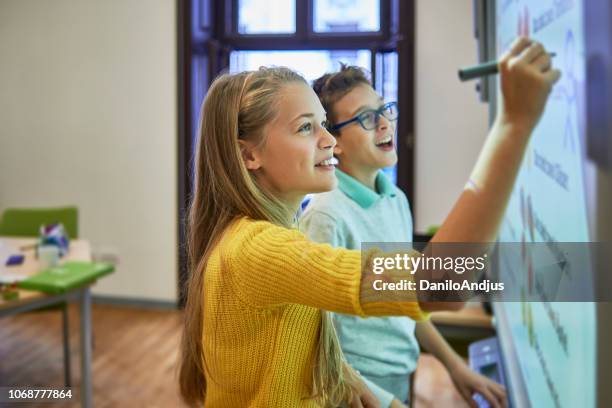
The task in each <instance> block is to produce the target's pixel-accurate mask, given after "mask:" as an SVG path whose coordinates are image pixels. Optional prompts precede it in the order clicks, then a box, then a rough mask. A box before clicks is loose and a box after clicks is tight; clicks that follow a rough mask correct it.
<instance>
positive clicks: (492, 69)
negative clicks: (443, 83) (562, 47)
mask: <svg viewBox="0 0 612 408" xmlns="http://www.w3.org/2000/svg"><path fill="white" fill-rule="evenodd" d="M548 55H549V56H550V57H551V58H552V57H554V56H556V55H557V54H555V53H554V52H551V53H549V54H548ZM498 72H499V62H498V61H489V62H485V63H483V64H478V65H474V66H471V67H466V68H462V69H460V70H459V79H460V80H461V81H469V80H470V79H475V78H482V77H484V76H488V75H494V74H497V73H498Z"/></svg>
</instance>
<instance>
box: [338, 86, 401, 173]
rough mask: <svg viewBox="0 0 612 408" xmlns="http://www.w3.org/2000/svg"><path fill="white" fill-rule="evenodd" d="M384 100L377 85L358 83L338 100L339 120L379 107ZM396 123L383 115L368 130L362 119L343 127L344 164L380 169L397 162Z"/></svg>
mask: <svg viewBox="0 0 612 408" xmlns="http://www.w3.org/2000/svg"><path fill="white" fill-rule="evenodd" d="M383 104H384V101H383V99H382V98H381V97H380V96H378V94H377V93H376V91H374V89H373V88H372V87H371V86H369V85H366V84H360V85H357V86H356V87H355V88H353V89H352V90H351V91H350V92H349V93H347V94H346V95H344V96H343V97H342V98H340V99H339V100H338V102H336V103H335V104H334V110H335V112H336V117H337V118H336V119H337V122H336V123H342V122H344V121H347V120H350V119H352V118H354V117H355V116H357V115H359V114H360V113H362V112H363V111H365V110H368V109H373V110H376V109H378V108H379V107H380V106H381V105H383ZM394 136H395V123H394V122H391V121H389V120H387V119H386V118H385V117H384V116H382V115H381V116H380V117H379V122H378V126H377V127H376V128H375V129H372V130H365V129H364V128H363V127H361V125H360V124H359V122H353V123H351V124H349V125H346V126H344V127H343V128H341V129H340V136H339V137H338V145H337V146H336V155H337V157H338V159H339V160H340V166H341V168H342V167H346V168H349V169H351V170H353V171H355V172H364V171H372V172H376V171H378V170H379V169H382V168H384V167H389V166H393V165H394V164H395V163H397V153H396V151H395V146H394V143H395V140H394Z"/></svg>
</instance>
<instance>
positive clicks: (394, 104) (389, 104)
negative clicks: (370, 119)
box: [329, 102, 399, 132]
mask: <svg viewBox="0 0 612 408" xmlns="http://www.w3.org/2000/svg"><path fill="white" fill-rule="evenodd" d="M390 107H395V109H396V110H397V102H387V103H385V104H384V105H382V106H381V107H379V108H378V109H367V110H364V111H363V112H361V113H360V114H358V115H356V116H355V117H353V118H351V119H349V120H346V121H344V122H342V123H338V124H337V125H333V126H331V127H330V128H329V130H330V131H331V132H337V131H338V130H340V129H342V128H343V127H345V126H346V125H350V124H351V123H353V122H359V125H360V126H361V128H362V129H364V130H374V129H376V126H377V125H378V122H380V117H381V116H384V117H385V119H387V120H389V121H392V122H394V121H396V120H397V119H398V118H399V112H398V114H397V117H396V118H395V119H389V118H388V117H386V116H385V115H384V113H383V112H384V111H386V110H387V109H389V108H390ZM370 112H374V113H375V114H376V117H375V119H374V123H375V126H374V127H373V128H372V129H368V128H366V127H365V125H364V124H363V122H362V119H361V117H362V115H363V114H364V113H370Z"/></svg>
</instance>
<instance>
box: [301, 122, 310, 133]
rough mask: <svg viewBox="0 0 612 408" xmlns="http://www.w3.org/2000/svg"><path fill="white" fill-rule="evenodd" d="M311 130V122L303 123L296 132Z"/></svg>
mask: <svg viewBox="0 0 612 408" xmlns="http://www.w3.org/2000/svg"><path fill="white" fill-rule="evenodd" d="M311 130H312V124H311V123H304V124H303V125H302V126H301V127H300V129H299V130H298V132H310V131H311Z"/></svg>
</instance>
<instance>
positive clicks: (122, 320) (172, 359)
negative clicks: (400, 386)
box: [0, 305, 466, 408]
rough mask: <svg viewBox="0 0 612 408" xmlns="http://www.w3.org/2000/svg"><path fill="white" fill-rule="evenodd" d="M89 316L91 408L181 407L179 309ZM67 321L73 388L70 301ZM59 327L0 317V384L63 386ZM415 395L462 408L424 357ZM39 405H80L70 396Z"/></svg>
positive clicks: (50, 318) (52, 315) (49, 320)
mask: <svg viewBox="0 0 612 408" xmlns="http://www.w3.org/2000/svg"><path fill="white" fill-rule="evenodd" d="M92 320H93V331H94V351H93V362H92V363H93V364H92V366H93V399H94V406H95V407H96V408H106V407H126V406H129V407H164V408H166V407H182V406H184V405H183V404H182V402H181V400H180V398H179V394H178V389H177V381H176V361H177V356H178V344H179V339H180V331H181V314H180V312H178V311H153V310H141V309H133V308H125V307H113V306H103V305H94V306H93V309H92ZM70 325H71V326H70V329H71V330H70V331H71V343H70V345H71V346H70V348H71V355H72V378H73V387H76V388H78V387H79V386H80V374H79V367H80V366H79V361H80V360H79V331H78V330H79V316H78V310H77V308H76V307H75V306H71V307H70ZM61 327H62V326H61V313H60V312H58V311H47V312H39V313H29V314H21V315H18V316H15V317H10V318H3V319H0V386H11V385H13V386H17V385H21V386H30V387H31V386H35V385H38V386H47V387H62V386H63V373H64V371H63V357H62V337H61ZM415 393H416V396H415V404H414V407H417V408H430V407H432V408H433V407H436V408H437V407H445V408H446V407H465V406H466V405H465V403H464V402H463V401H462V400H461V397H460V396H459V394H458V393H457V392H456V391H455V389H454V387H453V385H452V382H451V380H450V378H449V377H448V374H446V371H445V370H444V368H443V367H442V366H441V364H440V363H439V362H437V360H435V359H434V358H432V357H431V356H428V355H422V356H421V359H420V360H419V365H418V368H417V376H416V380H415ZM77 397H78V396H77ZM0 406H2V403H0ZM13 406H24V405H23V404H21V405H13ZM28 406H35V405H28ZM38 406H40V407H45V408H51V407H78V406H80V404H79V401H78V400H76V401H74V402H73V403H71V404H67V403H58V404H51V403H44V404H40V405H38Z"/></svg>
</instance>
